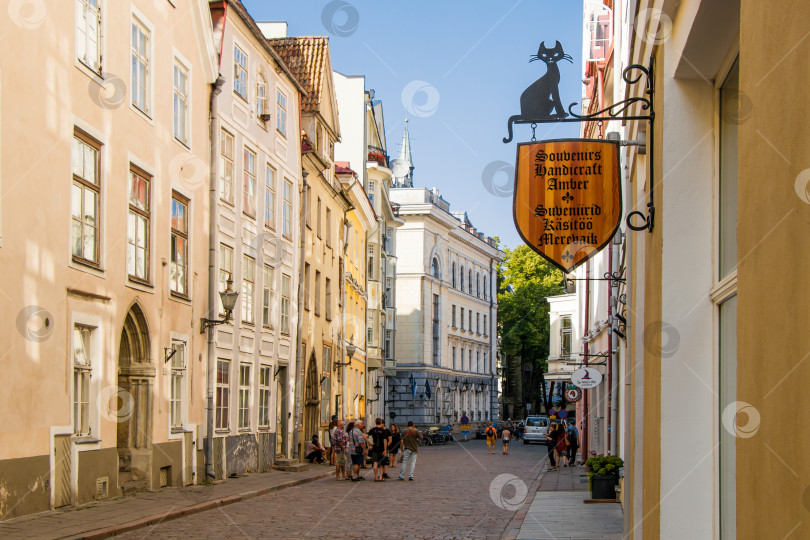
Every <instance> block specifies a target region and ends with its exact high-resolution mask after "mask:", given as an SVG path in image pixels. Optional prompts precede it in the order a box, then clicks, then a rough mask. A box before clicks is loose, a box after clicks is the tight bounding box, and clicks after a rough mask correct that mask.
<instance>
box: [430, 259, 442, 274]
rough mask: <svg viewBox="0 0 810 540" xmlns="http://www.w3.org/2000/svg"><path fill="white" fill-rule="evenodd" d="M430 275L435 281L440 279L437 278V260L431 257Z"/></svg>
mask: <svg viewBox="0 0 810 540" xmlns="http://www.w3.org/2000/svg"><path fill="white" fill-rule="evenodd" d="M430 275H432V276H433V277H435V278H436V279H440V276H439V259H438V258H436V257H433V261H431V263H430Z"/></svg>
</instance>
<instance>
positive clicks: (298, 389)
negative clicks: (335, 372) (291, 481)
mask: <svg viewBox="0 0 810 540" xmlns="http://www.w3.org/2000/svg"><path fill="white" fill-rule="evenodd" d="M307 176H309V171H308V170H306V169H304V168H303V167H301V191H300V195H299V197H300V198H299V199H298V200H299V201H300V203H301V216H300V219H299V222H300V223H299V224H298V228H299V236H300V242H299V244H300V246H299V255H298V256H299V260H300V261H301V264H300V268H299V269H298V302H297V303H298V321H297V324H296V326H297V328H296V331H295V335H296V341H297V343H296V344H295V350H296V351H298V354H296V355H295V389H294V391H293V399H294V400H295V422H293V437H292V438H293V447H292V452H291V454H292V457H293V458H294V459H295V458H298V457H299V456H298V442H299V441H298V431H299V428H300V427H301V422H302V420H303V419H302V415H303V407H302V406H301V405H302V402H303V400H304V396H303V393H304V387H303V384H302V377H301V371H302V370H303V369H304V365H305V364H304V361H305V358H304V355H305V354H306V350H305V348H304V346H303V345H302V344H301V342H302V337H303V335H304V268H305V267H306V264H305V256H306V238H307V236H306V225H305V224H306V218H307V216H306V213H307V211H309V208H307V206H306V202H307V191H308V190H309V189H310V187H309V185H308V184H307ZM299 394H301V395H299Z"/></svg>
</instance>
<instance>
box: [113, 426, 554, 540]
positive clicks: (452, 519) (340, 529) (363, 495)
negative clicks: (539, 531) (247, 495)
mask: <svg viewBox="0 0 810 540" xmlns="http://www.w3.org/2000/svg"><path fill="white" fill-rule="evenodd" d="M496 448H497V453H496V454H495V455H489V454H488V453H487V448H486V444H485V442H484V441H471V442H468V443H458V444H450V445H447V446H438V447H437V446H432V447H427V448H421V449H420V451H419V458H418V461H417V465H416V471H415V474H414V477H415V481H414V482H409V481H407V480H406V481H404V482H399V481H397V480H396V477H397V475H396V473H394V474H390V476H391V480H387V481H386V482H384V483H375V482H374V481H373V475H372V473H371V470H366V471H364V472H365V474H366V476H367V479H366V480H365V481H363V482H347V481H343V480H341V481H340V482H337V481H335V479H334V478H333V477H332V478H328V479H324V480H320V481H317V482H313V483H310V484H307V485H302V486H297V487H293V488H290V489H286V490H284V491H281V492H278V493H273V494H270V495H266V496H262V497H257V498H255V499H251V500H248V501H244V502H240V503H237V504H233V505H230V506H227V507H222V508H217V509H215V510H211V511H208V512H203V513H200V514H196V515H194V516H189V517H184V518H181V519H177V520H173V521H170V522H166V523H163V524H160V525H157V526H154V527H152V528H149V529H140V530H137V531H132V532H130V533H128V534H126V535H124V536H126V537H128V538H186V537H194V538H237V537H248V538H270V537H274V538H291V537H294V538H298V537H311V538H327V537H328V538H359V537H363V538H465V537H466V538H501V535H502V534H503V532H504V530H505V529H506V527H507V525H508V524H509V521H510V520H511V519H512V517H513V516H514V514H515V510H516V509H517V507H519V506H520V504H521V503H522V502H523V500H524V498H525V496H526V491H527V489H528V488H530V486H531V485H532V483H533V482H534V481H535V479H536V478H537V476H538V475H539V473H540V471H541V470H542V468H543V467H542V465H543V463H545V456H546V451H545V447H544V446H538V445H532V446H524V445H522V444H513V445H512V449H511V452H510V455H509V456H504V455H502V454H501V451H500V443H499V444H498V445H497V446H496ZM507 475H513V476H507ZM514 477H517V479H519V481H518V480H516V479H515V478H514ZM491 487H492V494H493V496H494V497H491V496H490V493H491V490H490V488H491ZM493 499H494V500H495V501H498V503H499V504H500V507H499V506H498V505H497V504H496V503H495V502H493Z"/></svg>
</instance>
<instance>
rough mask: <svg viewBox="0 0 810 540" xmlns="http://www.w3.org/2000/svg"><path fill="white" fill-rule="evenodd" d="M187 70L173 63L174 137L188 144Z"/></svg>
mask: <svg viewBox="0 0 810 540" xmlns="http://www.w3.org/2000/svg"><path fill="white" fill-rule="evenodd" d="M188 87H189V85H188V70H187V69H185V68H184V67H183V66H181V65H179V64H177V63H175V64H174V103H173V106H174V138H175V139H177V140H178V141H180V142H181V143H183V144H185V145H186V146H188V144H189V140H188V139H189V137H188V134H189V126H188V122H189V114H188V100H189V93H188Z"/></svg>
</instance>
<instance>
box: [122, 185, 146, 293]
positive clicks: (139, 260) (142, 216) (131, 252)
mask: <svg viewBox="0 0 810 540" xmlns="http://www.w3.org/2000/svg"><path fill="white" fill-rule="evenodd" d="M129 177H130V181H129V219H128V222H127V274H128V275H129V277H130V279H135V280H137V281H143V282H148V281H149V223H150V219H151V215H150V200H149V199H150V196H149V184H150V183H151V182H150V181H151V179H150V178H147V176H146V175H145V174H142V173H139V172H136V171H130V173H129Z"/></svg>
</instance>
